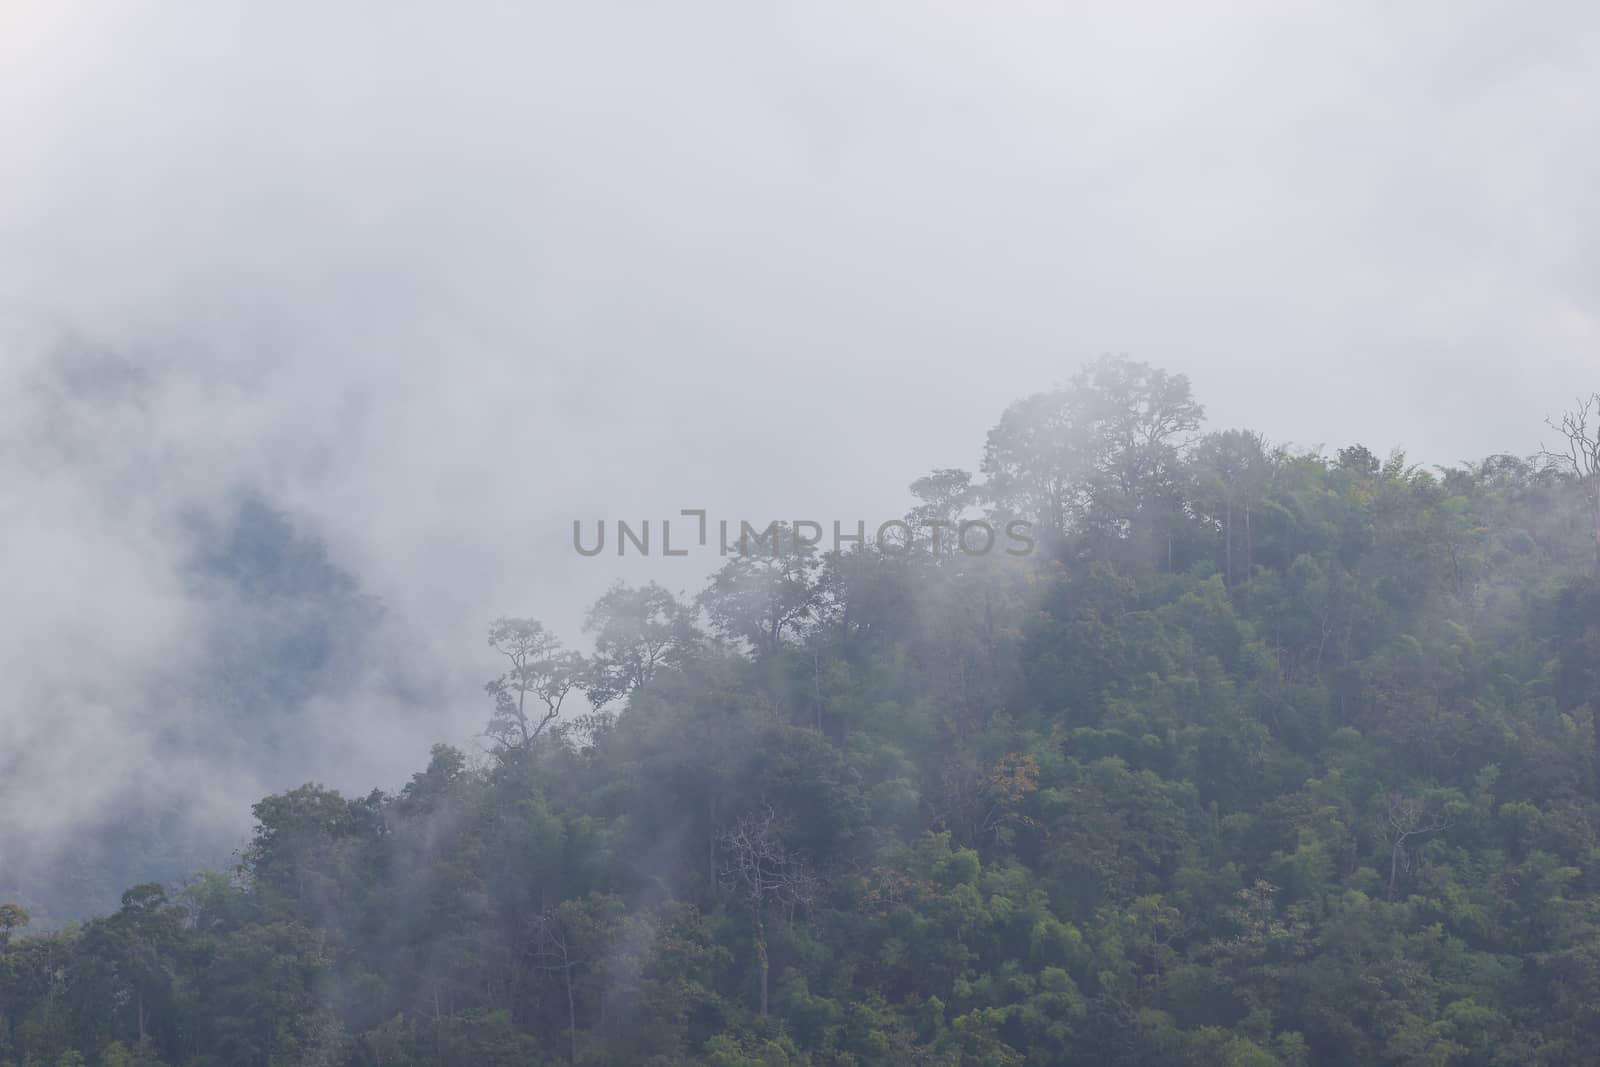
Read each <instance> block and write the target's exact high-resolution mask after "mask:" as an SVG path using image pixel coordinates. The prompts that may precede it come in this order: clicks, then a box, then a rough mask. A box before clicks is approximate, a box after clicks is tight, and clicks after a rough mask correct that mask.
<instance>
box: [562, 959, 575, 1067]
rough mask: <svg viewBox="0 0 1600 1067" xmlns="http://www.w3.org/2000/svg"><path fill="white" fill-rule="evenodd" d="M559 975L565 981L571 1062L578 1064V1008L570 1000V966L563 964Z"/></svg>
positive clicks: (571, 999)
mask: <svg viewBox="0 0 1600 1067" xmlns="http://www.w3.org/2000/svg"><path fill="white" fill-rule="evenodd" d="M561 973H562V974H563V975H564V976H565V977H566V979H567V1032H568V1033H570V1034H571V1035H572V1062H573V1063H574V1064H576V1063H577V1062H578V1006H577V1003H576V1002H575V1001H574V1000H573V998H572V964H570V963H568V964H564V965H563V966H562V968H561Z"/></svg>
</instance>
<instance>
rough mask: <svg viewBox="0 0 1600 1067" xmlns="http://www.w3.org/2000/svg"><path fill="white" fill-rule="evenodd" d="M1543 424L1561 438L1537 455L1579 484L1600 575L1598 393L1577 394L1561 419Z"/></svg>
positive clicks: (1595, 561) (1549, 420)
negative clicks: (1571, 405)
mask: <svg viewBox="0 0 1600 1067" xmlns="http://www.w3.org/2000/svg"><path fill="white" fill-rule="evenodd" d="M1544 421H1545V423H1546V424H1547V425H1548V426H1549V427H1550V428H1551V429H1552V430H1555V431H1556V432H1557V433H1559V434H1561V436H1562V438H1563V439H1564V441H1563V444H1561V445H1558V446H1557V447H1556V448H1555V449H1549V448H1544V449H1541V450H1540V453H1539V454H1540V456H1541V457H1542V458H1543V459H1545V460H1546V461H1548V462H1549V463H1550V464H1551V465H1552V466H1554V467H1555V468H1556V469H1558V470H1560V471H1561V472H1562V473H1564V474H1568V475H1571V476H1572V477H1573V478H1574V479H1575V480H1576V481H1577V483H1578V487H1579V490H1580V491H1581V492H1582V494H1583V498H1584V501H1585V503H1587V504H1588V507H1589V518H1590V522H1591V525H1592V526H1593V538H1594V568H1595V572H1596V573H1597V574H1600V393H1590V394H1589V396H1587V397H1579V398H1578V402H1577V406H1576V407H1574V408H1573V409H1572V410H1571V411H1566V412H1563V413H1562V415H1561V418H1560V420H1556V419H1549V418H1547V419H1545V420H1544Z"/></svg>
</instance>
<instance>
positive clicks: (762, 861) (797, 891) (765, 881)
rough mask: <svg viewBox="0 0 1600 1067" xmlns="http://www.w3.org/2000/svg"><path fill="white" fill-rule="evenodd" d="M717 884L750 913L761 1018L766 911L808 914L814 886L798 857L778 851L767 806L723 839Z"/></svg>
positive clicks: (774, 820) (778, 830)
mask: <svg viewBox="0 0 1600 1067" xmlns="http://www.w3.org/2000/svg"><path fill="white" fill-rule="evenodd" d="M722 846H723V852H724V856H725V860H724V864H723V868H722V884H723V885H724V886H725V887H726V888H727V889H728V890H729V891H730V892H732V893H734V894H735V895H736V896H737V897H738V898H739V899H740V900H741V901H742V902H743V903H744V905H745V906H746V907H748V908H749V909H750V925H751V932H752V934H753V936H754V940H755V950H756V965H757V967H758V968H759V969H760V977H761V1014H762V1015H766V1014H767V974H768V970H769V968H770V961H769V960H768V959H767V924H766V910H767V909H768V908H769V907H771V906H773V905H777V906H779V907H781V908H783V909H784V911H785V914H786V915H787V916H788V917H791V918H792V917H793V915H794V910H795V908H797V907H800V908H809V907H810V906H811V902H812V900H814V899H815V897H816V889H817V880H816V878H815V877H814V876H813V875H812V874H811V871H810V869H809V868H808V867H807V866H806V864H805V862H804V861H803V860H801V859H800V857H799V856H797V855H795V854H794V853H793V852H790V851H789V850H788V849H787V848H785V847H784V845H783V836H782V826H781V824H780V822H779V820H778V816H777V813H776V812H774V811H773V810H772V808H771V807H770V806H768V807H764V808H760V809H758V810H756V811H753V812H751V813H750V814H748V815H746V816H745V817H744V818H742V819H740V820H739V821H738V823H736V824H735V825H734V826H733V828H732V829H730V830H728V831H726V832H725V833H723V835H722Z"/></svg>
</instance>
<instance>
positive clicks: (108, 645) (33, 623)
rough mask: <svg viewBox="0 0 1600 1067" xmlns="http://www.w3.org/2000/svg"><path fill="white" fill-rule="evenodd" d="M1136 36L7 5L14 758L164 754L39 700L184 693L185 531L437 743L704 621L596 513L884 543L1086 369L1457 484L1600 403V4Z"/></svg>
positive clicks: (572, 11)
mask: <svg viewBox="0 0 1600 1067" xmlns="http://www.w3.org/2000/svg"><path fill="white" fill-rule="evenodd" d="M1115 7H1116V6H1115V5H1105V4H1094V5H1090V4H1079V5H1064V4H1038V5H1030V4H1021V3H1008V4H1001V5H977V4H928V3H921V2H918V3H911V2H909V0H908V2H905V3H877V4H861V3H850V4H825V3H824V4H818V3H808V4H790V5H776V4H762V5H755V4H739V3H726V4H715V5H712V4H671V5H667V4H663V5H647V4H585V5H578V4H568V5H559V6H558V5H554V4H504V5H500V4H489V3H467V4H448V5H447V4H405V3H395V2H392V0H390V2H384V3H370V4H360V3H348V4H339V5H327V4H312V3H304V4H296V3H273V4H245V3H238V4H234V3H221V2H217V3H204V4H177V3H171V4H154V3H151V4H133V3H128V4H122V3H103V4H72V3H62V2H60V0H41V2H37V3H34V2H29V0H9V2H7V3H5V4H4V5H0V145H3V146H4V148H3V154H0V346H3V347H0V420H3V422H0V445H3V446H4V448H5V454H4V458H3V459H0V478H3V479H4V480H5V484H4V488H5V495H4V499H3V500H0V523H3V536H4V539H5V544H6V545H7V551H6V552H5V554H4V558H3V559H0V580H3V581H4V582H5V585H6V589H7V593H8V595H7V600H8V602H9V603H10V605H11V608H12V610H10V611H9V612H7V613H6V615H7V616H8V618H7V619H6V620H5V621H4V622H0V671H3V674H4V678H5V682H4V684H5V685H6V686H7V687H8V689H9V691H8V692H7V693H5V694H3V695H0V700H4V701H5V702H6V703H5V706H0V721H6V722H8V723H9V725H8V727H7V734H8V735H9V736H11V737H13V738H16V737H19V736H20V737H25V738H29V739H31V740H29V742H28V743H29V744H31V745H34V746H36V747H38V748H39V749H40V751H41V752H44V751H46V750H51V749H52V746H54V750H53V751H54V757H53V762H52V761H50V760H46V761H45V762H47V763H49V765H50V766H52V767H56V768H62V767H67V766H69V765H70V759H69V755H68V752H67V751H66V748H65V745H66V742H65V740H63V739H64V738H66V737H81V736H83V735H84V734H85V733H88V734H93V735H94V736H97V737H102V738H104V737H110V738H115V739H117V740H118V742H119V743H126V744H128V745H130V746H132V747H130V748H129V749H128V751H139V748H138V744H139V743H138V738H140V737H141V736H143V734H141V732H140V731H141V729H142V728H141V727H138V726H136V725H134V720H133V718H132V717H133V715H134V713H135V709H134V708H133V707H132V706H131V705H130V702H129V701H127V700H125V699H123V698H121V697H119V696H118V692H117V687H116V686H109V685H106V684H105V683H104V682H100V683H96V684H95V686H94V687H93V690H94V691H93V692H92V693H80V694H79V696H78V697H75V698H73V699H71V700H69V699H68V698H67V697H62V696H60V695H59V694H60V693H62V692H63V691H65V692H68V693H71V692H75V691H76V689H75V687H77V688H81V687H83V686H85V685H87V684H88V683H85V682H84V681H83V680H82V677H83V674H84V670H83V658H84V656H85V654H86V652H87V654H89V655H91V656H93V657H95V658H96V659H97V660H98V661H99V662H101V663H102V664H103V665H104V666H105V668H106V669H108V670H109V669H115V670H117V671H126V672H129V673H131V674H134V675H137V674H139V673H140V672H144V671H148V670H151V669H154V668H153V665H155V664H160V665H162V669H166V670H170V669H173V668H174V665H176V664H180V663H181V662H182V656H183V655H184V654H185V652H184V650H185V649H186V648H190V647H192V638H193V636H194V635H193V627H194V626H195V625H197V623H196V620H195V618H194V614H193V611H192V605H191V604H190V603H189V602H188V601H187V600H186V594H185V591H184V588H183V586H182V582H181V581H180V580H179V578H178V577H177V572H178V569H179V565H180V563H179V561H178V560H177V559H176V558H175V554H174V549H173V547H172V546H173V543H174V542H173V536H172V523H173V522H174V521H175V520H174V516H175V515H176V514H177V513H178V511H179V510H180V509H181V508H182V507H183V506H192V505H193V504H194V503H195V502H197V501H202V502H203V501H205V500H208V499H212V498H214V497H216V496H217V495H219V494H222V493H225V492H226V491H228V490H229V489H231V488H236V487H238V486H241V485H250V486H255V487H258V488H261V489H262V490H263V491H265V492H267V493H269V494H270V495H271V497H272V498H273V499H275V500H277V501H278V502H279V503H281V504H282V505H283V506H284V507H286V508H288V509H289V510H290V511H291V513H292V514H293V515H294V516H295V517H296V519H297V521H298V522H300V523H302V524H304V526H305V528H306V529H307V530H309V531H312V532H314V533H316V534H317V535H320V536H323V537H325V538H326V539H327V540H328V543H329V545H330V546H331V550H332V551H333V553H334V555H335V557H336V558H337V559H338V560H339V561H340V562H341V563H342V564H343V565H344V566H346V567H348V568H349V569H350V570H352V571H353V572H354V573H355V574H357V575H358V576H359V578H360V579H361V580H362V582H364V583H365V584H366V586H367V588H368V589H369V590H371V591H372V592H374V593H376V594H377V595H379V596H381V597H383V598H384V600H385V601H387V602H388V603H389V604H390V605H392V606H393V607H394V608H395V609H396V610H397V611H398V612H399V613H400V614H401V615H402V616H403V617H405V618H407V619H410V620H412V621H413V622H414V624H415V625H416V626H418V627H419V628H420V629H421V631H422V632H423V633H424V634H425V635H426V641H427V643H428V645H429V648H430V653H429V654H430V655H433V656H436V657H437V658H438V659H439V661H440V662H442V663H448V664H451V665H453V667H455V666H459V669H460V670H461V671H462V678H463V679H469V680H470V681H471V683H472V684H471V686H464V687H463V692H462V702H463V705H462V709H451V710H450V711H448V712H441V716H442V718H441V721H440V723H439V724H438V729H436V730H433V733H435V734H437V735H443V736H450V737H456V736H458V735H460V734H461V733H462V732H463V731H466V732H470V725H473V724H470V723H468V720H469V719H471V718H472V717H473V716H478V715H480V714H481V713H482V712H483V711H484V710H486V709H485V708H484V707H483V706H482V699H483V698H482V694H481V693H480V692H478V691H477V689H476V685H477V683H479V682H481V680H482V677H483V676H484V670H485V669H486V668H487V666H488V664H487V661H486V659H485V653H486V651H487V650H486V649H484V647H483V640H482V633H483V630H484V627H485V625H486V623H487V622H488V620H489V619H491V618H493V617H494V616H496V615H500V614H507V613H514V614H528V615H534V616H539V617H543V618H546V619H548V620H551V621H553V622H555V623H556V624H557V625H559V626H560V627H561V628H562V629H563V630H564V632H566V633H567V634H568V635H569V636H571V637H576V636H578V635H577V622H578V620H579V618H580V616H581V610H582V608H583V606H584V605H586V604H587V603H588V602H589V601H590V600H592V599H593V597H594V596H595V595H597V594H598V593H599V592H600V591H601V590H602V589H603V588H604V586H605V585H606V584H608V583H609V582H610V581H611V580H613V579H614V578H616V577H618V576H619V575H622V576H626V577H630V578H635V579H637V578H642V577H653V578H656V579H658V580H661V581H663V582H664V583H666V584H668V585H671V586H677V587H688V588H692V587H694V586H696V585H697V584H698V581H699V577H700V574H701V572H702V571H703V570H704V565H705V562H706V561H705V560H704V558H703V557H702V558H700V559H698V560H697V559H695V558H691V559H689V560H683V561H679V560H672V561H667V560H652V561H650V562H649V564H648V566H646V567H642V568H641V567H640V566H637V565H636V566H635V567H631V568H628V569H627V570H626V571H624V570H622V569H620V568H621V565H620V564H618V563H617V561H616V560H615V558H614V557H602V558H599V559H594V560H588V559H580V558H578V557H577V556H576V555H575V553H574V552H573V551H572V549H571V546H570V534H571V529H570V524H571V521H572V520H573V519H574V518H578V517H584V518H589V519H593V518H599V517H607V518H613V519H614V518H645V517H659V516H661V515H663V514H673V513H675V512H676V511H677V510H678V509H679V508H684V507H707V508H710V509H711V510H712V514H713V516H714V517H715V516H718V515H722V516H727V517H730V518H734V519H737V518H740V517H747V518H750V519H752V520H760V521H763V522H764V521H765V520H766V519H768V518H816V519H821V520H827V519H832V518H839V519H842V520H846V521H851V520H854V519H856V518H864V519H867V520H869V521H876V520H881V519H884V518H889V517H892V516H894V515H896V514H898V513H900V512H901V511H902V510H903V509H904V507H905V506H906V504H907V494H906V491H905V487H906V485H907V484H908V483H909V482H910V481H911V480H912V479H914V478H916V477H918V476H919V475H921V474H923V473H925V472H926V471H927V470H929V469H931V468H934V467H940V466H966V467H975V466H976V464H977V461H978V457H979V453H980V450H981V447H982V441H983V436H984V433H985V431H986V430H987V428H988V427H989V426H991V425H992V424H993V423H994V422H995V421H996V419H997V418H998V416H999V415H1000V413H1001V411H1002V410H1003V409H1004V407H1005V406H1006V404H1008V403H1009V402H1010V401H1012V400H1014V399H1017V398H1018V397H1021V396H1023V395H1025V394H1027V393H1030V392H1034V391H1038V390H1040V389H1043V388H1047V387H1049V386H1051V385H1052V384H1054V383H1056V382H1058V381H1061V380H1064V379H1065V378H1067V377H1068V376H1069V375H1070V374H1071V373H1072V372H1073V371H1074V370H1075V369H1076V368H1077V367H1078V366H1079V365H1080V364H1081V363H1082V362H1084V361H1086V360H1088V359H1090V358H1092V357H1094V356H1096V355H1098V354H1100V353H1102V352H1126V353H1128V354H1129V355H1131V356H1133V357H1134V358H1136V359H1141V360H1146V361H1149V362H1152V363H1155V364H1158V365H1160V366H1163V367H1166V368H1168V369H1171V370H1176V371H1182V372H1185V373H1187V374H1188V375H1189V376H1190V378H1191V379H1192V381H1193V384H1194V388H1195V392H1196V394H1197V396H1198V397H1199V398H1200V399H1201V400H1202V401H1203V402H1204V403H1205V404H1206V406H1207V408H1208V412H1209V423H1208V424H1209V425H1210V426H1211V427H1212V428H1224V427H1228V426H1235V425H1244V426H1249V427H1251V428H1254V429H1258V430H1260V431H1263V432H1264V433H1266V434H1267V436H1268V437H1269V438H1270V439H1272V440H1273V441H1276V442H1293V443H1296V444H1301V445H1317V444H1325V445H1327V446H1329V447H1330V448H1334V447H1338V446H1340V445H1342V444H1347V443H1350V442H1353V441H1361V442H1364V443H1366V444H1368V445H1369V446H1371V447H1373V449H1374V450H1375V451H1379V452H1385V451H1387V450H1388V448H1390V447H1391V446H1394V445H1402V446H1404V447H1405V448H1407V450H1408V451H1409V452H1410V454H1411V455H1412V457H1413V458H1415V459H1417V460H1420V461H1424V462H1430V463H1431V462H1453V461H1457V460H1460V459H1463V458H1469V457H1481V456H1482V455H1485V454H1488V453H1491V452H1499V451H1513V452H1519V453H1528V452H1531V451H1533V450H1535V449H1536V448H1537V447H1538V444H1539V439H1540V429H1541V421H1542V418H1543V416H1544V415H1545V414H1546V413H1547V412H1550V411H1553V410H1555V409H1557V408H1558V407H1560V406H1561V405H1562V404H1563V403H1564V402H1566V401H1568V400H1570V399H1571V397H1572V396H1573V395H1574V394H1575V393H1577V392H1578V391H1579V390H1591V389H1594V388H1596V387H1600V319H1597V300H1600V233H1597V220H1600V208H1597V200H1596V197H1595V190H1596V189H1600V137H1597V136H1596V134H1597V120H1600V73H1597V71H1600V8H1597V7H1595V6H1594V5H1591V4H1585V3H1579V2H1572V3H1562V4H1538V3H1528V2H1516V3H1511V2H1507V3H1466V2H1449V3H1445V2H1438V3H1412V4H1405V5H1394V4H1377V3H1325V4H1311V3H1285V2H1282V0H1274V2H1271V3H1229V4H1189V3H1172V4H1149V5H1142V6H1139V7H1137V8H1129V9H1126V10H1115V9H1114V8H1115ZM82 351H90V352H94V353H98V354H99V357H100V358H104V359H106V360H110V361H111V362H110V363H106V364H97V366H102V367H103V366H111V365H115V363H116V361H121V362H122V363H123V364H125V365H126V366H127V367H129V368H133V370H131V371H130V373H133V374H136V375H137V376H141V377H142V380H143V382H144V383H145V384H144V385H143V386H142V387H141V391H140V392H139V393H138V399H137V401H136V402H135V401H128V400H126V399H119V396H122V394H118V393H116V392H115V390H113V389H111V388H109V387H108V386H106V382H105V381H104V380H103V379H105V378H106V377H107V376H108V375H109V372H107V371H104V370H98V371H91V372H89V373H88V374H87V376H85V375H79V376H78V377H77V378H70V377H69V378H68V379H62V378H61V376H60V375H59V374H58V373H57V372H56V371H55V370H52V368H58V367H59V366H60V365H61V362H62V360H63V359H66V358H67V356H65V355H64V353H71V352H82ZM51 375H55V377H54V378H53V379H52V378H51ZM47 379H48V380H56V381H61V380H69V381H71V382H73V384H72V386H71V388H69V389H68V390H67V395H66V396H65V397H63V396H62V395H61V390H60V389H57V390H56V392H55V393H53V394H51V393H50V391H49V390H43V389H41V387H40V386H39V382H40V381H41V380H47ZM47 395H51V396H53V397H54V399H52V400H48V401H47V400H46V399H45V398H46V396H47ZM64 426H65V427H68V429H63V427H64ZM69 431H70V432H69ZM46 442H48V443H46ZM45 692H51V693H55V694H57V695H56V696H54V697H52V698H51V699H52V700H54V701H56V703H54V704H51V705H50V707H51V708H52V709H53V710H51V712H50V714H51V715H53V716H56V718H55V719H53V720H52V722H53V723H54V724H55V725H52V726H51V728H50V729H49V730H45V729H42V728H41V727H39V726H38V722H39V721H40V716H41V714H43V713H42V712H41V710H40V709H41V705H40V703H39V699H40V698H39V694H41V693H45ZM58 705H59V706H58ZM69 707H72V708H76V709H77V710H76V711H69V710H66V709H68V708H69ZM85 709H92V710H85ZM30 723H31V724H32V725H29V724H30ZM62 723H69V724H72V730H70V731H69V730H66V729H64V728H62V727H61V724H62ZM429 729H431V727H429ZM426 732H427V730H426V729H425V730H424V731H423V733H424V734H426ZM432 739H433V737H430V736H423V735H419V736H417V737H412V736H409V735H407V736H405V737H404V738H402V739H400V741H401V742H403V743H397V744H395V746H394V747H393V749H392V750H390V749H388V748H385V749H384V756H383V759H382V760H379V761H378V764H377V765H375V766H365V765H362V766H358V767H356V768H355V770H354V771H353V773H358V774H369V773H370V774H389V775H390V776H391V777H389V778H384V779H383V780H381V781H378V782H352V783H349V784H350V785H352V786H356V785H370V784H384V785H391V784H393V778H392V776H393V775H397V774H399V773H401V771H402V770H403V769H404V768H408V767H412V766H415V765H419V764H420V763H421V761H422V759H423V758H424V753H425V751H426V744H427V742H428V741H430V740H432ZM391 751H392V752H393V753H395V754H394V755H393V756H392V758H391V756H390V754H389V753H390V752H391ZM40 758H41V759H42V760H43V759H45V757H44V756H41V757H40ZM384 761H387V762H384ZM21 788H22V787H20V786H17V785H16V784H15V782H13V784H12V794H13V796H15V794H16V793H17V792H18V791H19V790H20V789H21Z"/></svg>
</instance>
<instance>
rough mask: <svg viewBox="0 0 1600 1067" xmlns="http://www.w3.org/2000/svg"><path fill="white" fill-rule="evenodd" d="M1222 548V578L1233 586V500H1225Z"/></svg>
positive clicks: (1229, 586)
mask: <svg viewBox="0 0 1600 1067" xmlns="http://www.w3.org/2000/svg"><path fill="white" fill-rule="evenodd" d="M1222 549H1223V556H1224V558H1225V559H1226V560H1227V562H1226V564H1225V565H1224V566H1223V568H1222V576H1223V580H1224V581H1226V582H1227V584H1228V588H1230V589H1231V588H1233V500H1232V498H1229V500H1228V501H1227V517H1226V518H1224V519H1223V520H1222Z"/></svg>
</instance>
